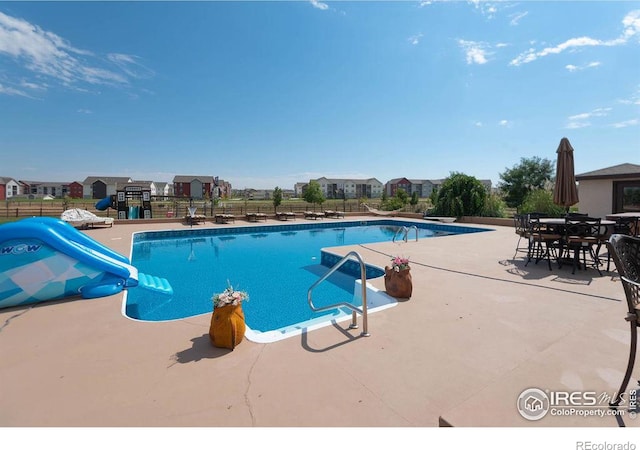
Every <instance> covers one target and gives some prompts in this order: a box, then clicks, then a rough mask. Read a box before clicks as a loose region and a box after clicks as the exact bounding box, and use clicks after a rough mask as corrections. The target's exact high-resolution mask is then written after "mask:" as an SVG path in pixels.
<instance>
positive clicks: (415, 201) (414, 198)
mask: <svg viewBox="0 0 640 450" xmlns="http://www.w3.org/2000/svg"><path fill="white" fill-rule="evenodd" d="M418 201H420V196H419V195H418V193H417V192H414V193H413V194H411V200H409V203H410V204H411V206H413V207H415V206H416V205H417V204H418Z"/></svg>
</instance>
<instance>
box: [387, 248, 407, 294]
mask: <svg viewBox="0 0 640 450" xmlns="http://www.w3.org/2000/svg"><path fill="white" fill-rule="evenodd" d="M384 287H385V290H386V291H387V294H389V295H391V296H392V297H400V298H410V297H411V294H412V292H413V282H412V280H411V267H409V258H405V257H403V256H394V257H393V258H391V267H389V266H386V267H385V268H384Z"/></svg>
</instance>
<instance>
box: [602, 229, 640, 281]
mask: <svg viewBox="0 0 640 450" xmlns="http://www.w3.org/2000/svg"><path fill="white" fill-rule="evenodd" d="M637 229H638V218H637V217H618V218H617V219H616V223H615V225H613V232H612V233H611V234H624V235H626V236H634V235H635V230H637ZM607 239H608V238H607ZM603 245H605V246H606V240H605V241H604V242H603ZM605 256H606V258H607V272H609V268H610V267H611V252H610V251H607V253H606V254H605V255H602V258H603V259H604V257H605Z"/></svg>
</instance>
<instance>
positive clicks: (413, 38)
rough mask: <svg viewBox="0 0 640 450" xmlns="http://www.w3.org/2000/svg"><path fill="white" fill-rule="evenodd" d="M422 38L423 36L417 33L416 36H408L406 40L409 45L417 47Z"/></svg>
mask: <svg viewBox="0 0 640 450" xmlns="http://www.w3.org/2000/svg"><path fill="white" fill-rule="evenodd" d="M422 37H423V34H422V33H418V34H414V35H413V36H410V37H409V38H408V39H407V40H408V41H409V43H411V45H418V44H419V43H420V39H422Z"/></svg>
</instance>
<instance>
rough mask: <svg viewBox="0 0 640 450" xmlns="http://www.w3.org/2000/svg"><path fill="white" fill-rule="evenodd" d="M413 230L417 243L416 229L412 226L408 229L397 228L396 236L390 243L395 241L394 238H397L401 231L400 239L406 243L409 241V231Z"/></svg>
mask: <svg viewBox="0 0 640 450" xmlns="http://www.w3.org/2000/svg"><path fill="white" fill-rule="evenodd" d="M413 229H415V230H416V242H418V227H417V226H415V225H413V226H411V227H409V228H407V227H405V226H403V227H400V228H398V231H396V234H394V235H393V241H392V242H395V241H396V238H397V237H398V234H400V232H401V231H404V236H403V237H402V239H403V240H404V241H405V242H407V241H408V240H409V230H413Z"/></svg>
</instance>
